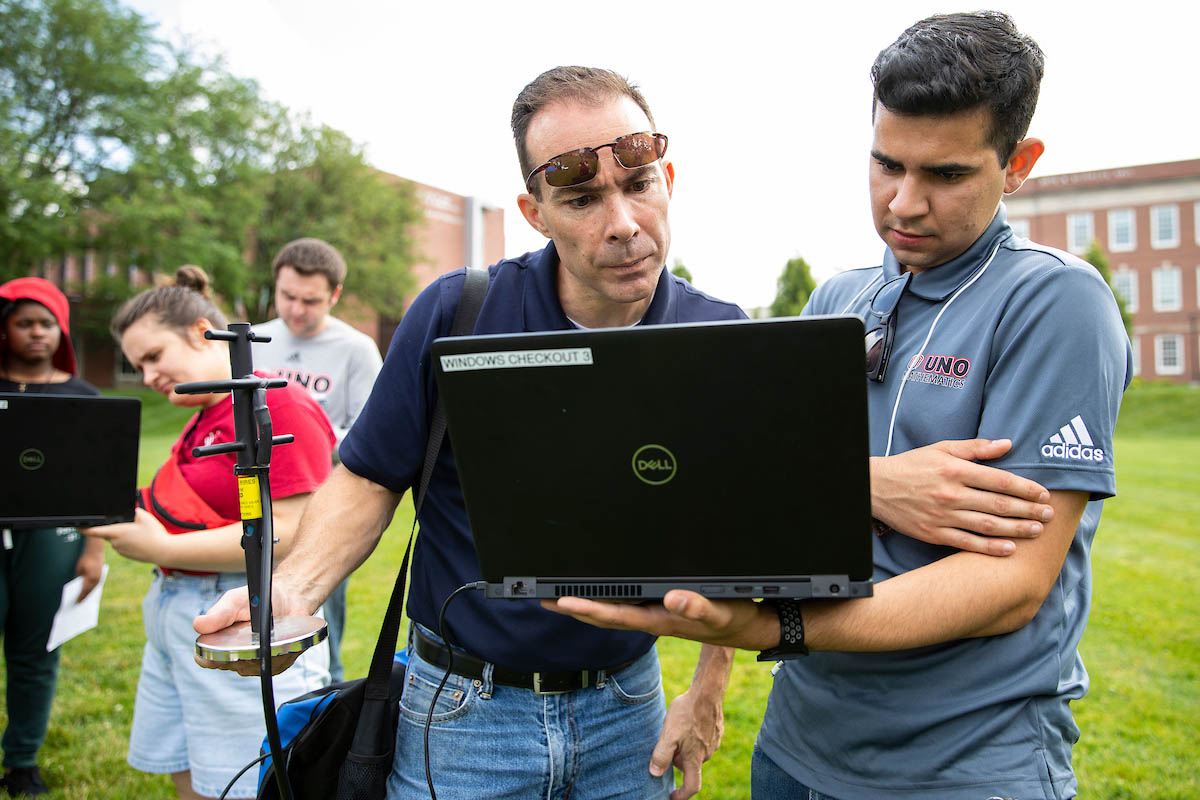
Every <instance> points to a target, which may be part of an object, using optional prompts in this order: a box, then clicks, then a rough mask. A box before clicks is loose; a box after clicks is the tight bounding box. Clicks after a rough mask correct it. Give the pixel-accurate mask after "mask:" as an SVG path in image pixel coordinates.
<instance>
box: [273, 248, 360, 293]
mask: <svg viewBox="0 0 1200 800" xmlns="http://www.w3.org/2000/svg"><path fill="white" fill-rule="evenodd" d="M272 266H273V269H274V271H275V277H276V278H278V277H279V270H281V269H283V268H284V267H291V268H292V269H294V270H296V272H299V273H300V274H301V275H324V276H325V280H327V281H329V291H331V292H332V291H334V290H336V289H337V287H339V286H341V285H342V284H343V283H345V282H346V261H345V259H343V258H342V254H341V253H339V252H338V251H337V249H336V248H335V247H334V246H333V245H331V244H329V242H325V241H322V240H321V239H296V240H295V241H292V242H288V243H287V244H285V245H284V246H283V249H282V250H280V251H279V254H278V255H276V256H275V261H274V263H273V265H272Z"/></svg>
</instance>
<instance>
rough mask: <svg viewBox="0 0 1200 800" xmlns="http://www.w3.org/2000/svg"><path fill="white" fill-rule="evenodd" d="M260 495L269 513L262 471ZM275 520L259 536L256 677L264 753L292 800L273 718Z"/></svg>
mask: <svg viewBox="0 0 1200 800" xmlns="http://www.w3.org/2000/svg"><path fill="white" fill-rule="evenodd" d="M259 480H260V484H259V491H260V493H261V495H265V502H263V508H265V509H269V508H270V507H271V506H270V502H271V483H270V477H269V476H268V474H267V471H266V470H265V469H264V470H263V474H262V476H261V477H260V478H259ZM274 523H275V520H274V519H273V517H272V516H271V515H270V514H264V515H263V518H262V519H261V520H260V525H261V527H260V529H259V530H260V532H261V534H262V536H261V541H262V556H261V558H260V559H259V581H258V585H259V588H260V591H261V593H262V594H261V595H260V598H261V599H260V602H259V615H258V637H259V638H258V677H259V679H260V681H261V683H262V701H263V718H264V721H265V722H266V727H267V751H268V752H269V753H270V754H271V756H272V757H273V759H274V764H275V786H276V787H277V788H278V790H279V797H280V798H281V800H292V782H291V780H290V779H289V777H288V774H287V768H286V765H285V764H284V762H283V745H282V744H281V743H280V741H279V722H278V719H277V718H276V716H275V686H274V681H273V680H272V676H271V568H272V567H273V566H274V565H273V564H272V560H273V556H274V552H273V550H274V547H273V545H274V543H275V539H274V536H275V525H274Z"/></svg>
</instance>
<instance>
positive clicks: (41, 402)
mask: <svg viewBox="0 0 1200 800" xmlns="http://www.w3.org/2000/svg"><path fill="white" fill-rule="evenodd" d="M141 405H142V404H141V401H140V400H138V399H136V398H128V397H84V396H73V395H49V394H46V395H39V394H8V393H0V487H3V489H2V493H3V495H4V500H3V502H2V503H0V526H3V527H6V528H42V527H58V526H74V527H89V526H93V525H105V524H109V523H112V522H128V521H130V520H132V519H133V509H134V503H135V492H136V491H137V455H138V436H139V427H140V418H141Z"/></svg>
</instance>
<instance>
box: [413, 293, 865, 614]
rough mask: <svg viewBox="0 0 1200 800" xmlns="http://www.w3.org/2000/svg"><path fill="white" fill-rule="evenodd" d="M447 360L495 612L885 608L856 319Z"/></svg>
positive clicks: (506, 344) (535, 340) (730, 327)
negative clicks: (874, 602) (630, 607)
mask: <svg viewBox="0 0 1200 800" xmlns="http://www.w3.org/2000/svg"><path fill="white" fill-rule="evenodd" d="M432 352H433V356H434V360H433V363H434V370H435V375H436V377H437V382H438V388H439V391H440V393H441V397H442V399H443V401H444V403H445V406H446V419H447V426H448V431H449V436H450V443H451V447H452V449H453V452H454V456H455V459H456V462H457V466H458V471H459V476H460V478H461V482H462V488H463V493H464V497H465V500H466V506H467V513H468V516H469V518H470V523H471V530H472V534H473V536H474V538H475V548H476V555H477V557H478V559H479V567H480V570H481V572H482V574H483V577H484V579H485V580H486V581H487V584H488V587H487V596H488V597H506V598H514V597H562V596H568V595H573V596H578V597H592V598H613V599H617V598H623V599H650V598H660V597H662V596H663V595H664V594H665V593H666V592H667V591H669V590H670V589H674V588H686V589H691V590H693V591H697V592H700V593H702V594H704V595H706V596H709V597H771V596H780V597H862V596H866V595H869V594H871V586H872V585H871V574H872V554H871V549H872V545H871V524H870V523H871V512H870V487H869V482H868V481H869V478H868V469H867V464H868V461H867V459H868V440H867V436H868V434H867V406H866V386H865V380H864V377H863V376H864V371H865V370H864V362H865V358H864V351H863V324H862V322H861V321H860V320H859V319H858V318H856V317H845V316H838V317H810V318H803V319H796V318H791V319H779V320H751V321H734V322H715V323H696V324H680V325H661V326H646V327H641V326H637V327H632V328H621V329H608V330H586V331H584V330H581V331H560V332H554V333H533V334H514V335H491V336H467V337H456V338H443V339H439V340H437V341H435V342H434V344H433V351H432Z"/></svg>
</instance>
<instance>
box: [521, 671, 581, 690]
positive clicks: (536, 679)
mask: <svg viewBox="0 0 1200 800" xmlns="http://www.w3.org/2000/svg"><path fill="white" fill-rule="evenodd" d="M580 675H581V676H582V678H581V680H580V682H579V686H572V687H571V688H569V689H553V690H544V689H542V673H540V672H535V673H533V693H534V694H542V695H549V694H566V693H567V692H571V691H574V690H575V689H586V688H587V685H588V671H587V670H586V669H585V670H583V671H581V672H580Z"/></svg>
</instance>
